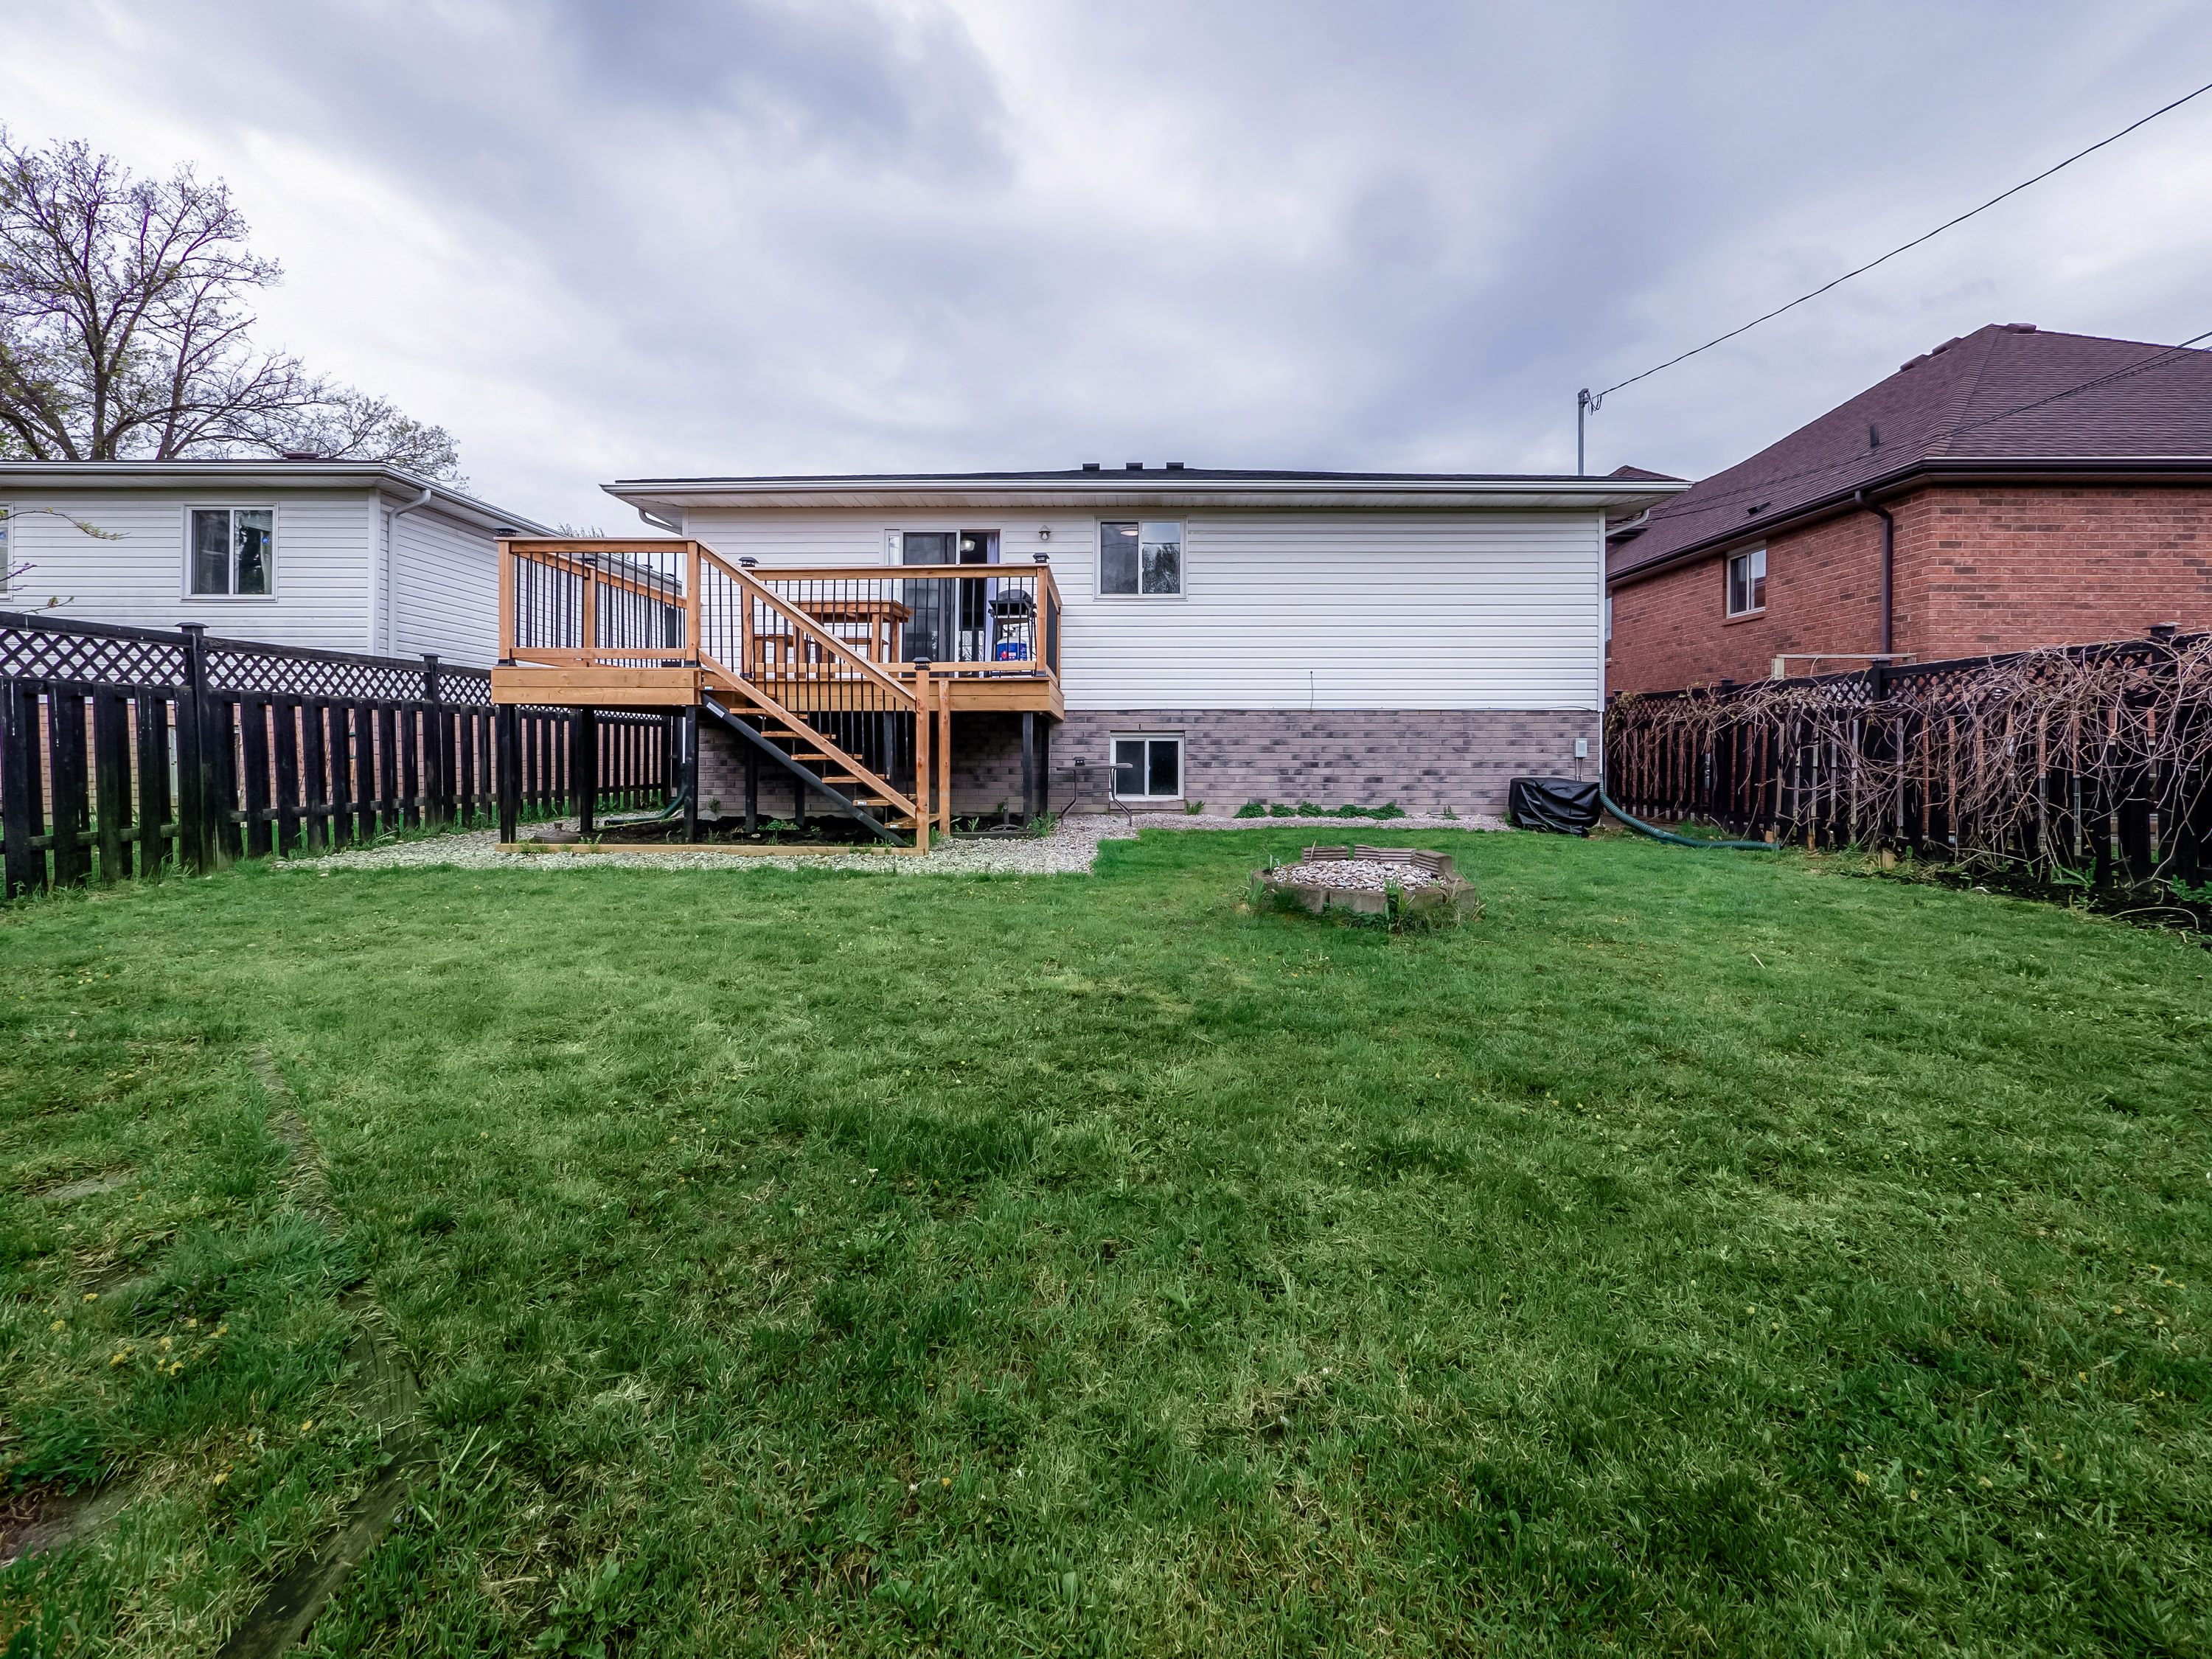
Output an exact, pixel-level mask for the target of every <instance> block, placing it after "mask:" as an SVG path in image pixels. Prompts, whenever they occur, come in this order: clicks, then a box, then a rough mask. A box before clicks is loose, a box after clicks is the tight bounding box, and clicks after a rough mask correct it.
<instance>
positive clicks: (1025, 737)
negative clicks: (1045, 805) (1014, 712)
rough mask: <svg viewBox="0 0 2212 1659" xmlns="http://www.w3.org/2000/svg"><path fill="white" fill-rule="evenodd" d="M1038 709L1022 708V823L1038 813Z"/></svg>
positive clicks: (1027, 821) (1025, 822)
mask: <svg viewBox="0 0 2212 1659" xmlns="http://www.w3.org/2000/svg"><path fill="white" fill-rule="evenodd" d="M1036 736H1037V733H1036V710H1035V709H1030V708H1024V710H1022V823H1024V824H1027V823H1029V822H1030V820H1031V819H1032V818H1034V817H1036V815H1037V806H1036V754H1037V744H1036Z"/></svg>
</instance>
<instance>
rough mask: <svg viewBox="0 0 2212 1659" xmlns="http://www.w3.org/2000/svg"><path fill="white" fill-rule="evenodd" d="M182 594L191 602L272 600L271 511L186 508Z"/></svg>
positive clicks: (273, 514)
mask: <svg viewBox="0 0 2212 1659" xmlns="http://www.w3.org/2000/svg"><path fill="white" fill-rule="evenodd" d="M185 592H187V593H188V594H190V595H191V597H192V598H194V599H274V598H275V597H276V508H275V507H188V508H186V509H185Z"/></svg>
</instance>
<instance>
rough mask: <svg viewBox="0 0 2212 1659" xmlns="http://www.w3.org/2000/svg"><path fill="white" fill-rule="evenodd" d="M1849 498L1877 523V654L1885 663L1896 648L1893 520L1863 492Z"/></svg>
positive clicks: (1895, 541) (1895, 522)
mask: <svg viewBox="0 0 2212 1659" xmlns="http://www.w3.org/2000/svg"><path fill="white" fill-rule="evenodd" d="M1851 499H1852V500H1853V501H1857V503H1858V504H1859V505H1860V506H1861V507H1864V508H1865V509H1866V510H1867V511H1868V512H1869V513H1873V514H1874V515H1875V517H1876V518H1877V519H1880V520H1881V654H1882V658H1883V659H1884V660H1885V661H1887V659H1888V658H1889V657H1890V656H1891V655H1892V653H1893V651H1894V650H1895V647H1896V640H1895V635H1894V629H1893V623H1894V622H1895V620H1896V617H1897V606H1896V605H1895V604H1894V602H1893V594H1894V592H1895V591H1896V570H1897V520H1895V519H1894V518H1893V517H1891V516H1890V511H1889V509H1888V508H1887V507H1876V506H1875V504H1874V503H1873V502H1872V501H1869V500H1868V499H1867V493H1866V491H1865V490H1863V489H1860V490H1854V491H1853V492H1852V495H1851Z"/></svg>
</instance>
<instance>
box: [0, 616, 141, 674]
mask: <svg viewBox="0 0 2212 1659" xmlns="http://www.w3.org/2000/svg"><path fill="white" fill-rule="evenodd" d="M184 678H185V641H184V636H183V635H180V634H161V633H155V632H153V631H152V630H150V629H136V628H99V627H94V626H93V625H92V624H89V623H62V622H58V621H53V620H49V619H47V618H46V617H33V616H27V615H24V614H21V613H20V612H15V611H0V679H24V680H80V681H87V682H105V683H106V684H111V685H176V684H180V683H181V682H182V681H183V679H184Z"/></svg>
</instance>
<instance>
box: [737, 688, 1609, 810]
mask: <svg viewBox="0 0 2212 1659" xmlns="http://www.w3.org/2000/svg"><path fill="white" fill-rule="evenodd" d="M1602 723H1603V717H1602V716H1601V715H1600V714H1598V713H1597V712H1596V711H1595V710H1590V709H1566V710H1551V709H1546V710H1522V709H1431V708H1413V709H1341V710H1329V709H1318V710H1315V711H1313V712H1311V713H1308V712H1307V711H1305V710H1304V709H1295V710H1292V709H1277V708H1141V709H1120V710H1113V711H1100V710H1097V709H1083V710H1070V711H1069V713H1068V716H1067V719H1066V721H1065V723H1063V724H1061V725H1059V726H1052V725H1051V724H1050V722H1048V721H1047V720H1043V719H1042V717H1040V719H1039V720H1038V721H1037V726H1038V737H1039V739H1040V747H1043V746H1045V745H1046V744H1048V745H1049V756H1048V763H1047V765H1046V775H1047V776H1048V777H1049V778H1050V779H1051V780H1052V794H1051V799H1050V803H1049V805H1050V810H1052V811H1056V812H1064V811H1079V812H1084V811H1098V810H1099V808H1100V806H1101V805H1102V802H1101V800H1100V798H1099V790H1100V788H1101V787H1102V785H1103V772H1102V770H1101V769H1103V767H1104V766H1105V765H1106V764H1107V763H1109V761H1110V760H1111V759H1112V758H1113V757H1112V755H1111V752H1110V750H1111V748H1112V734H1113V733H1115V732H1180V733H1181V734H1182V739H1183V795H1184V797H1185V799H1191V800H1202V801H1204V802H1206V805H1207V806H1208V807H1209V808H1212V809H1213V810H1216V811H1235V810H1236V809H1237V807H1239V806H1241V805H1243V804H1244V803H1245V802H1246V801H1248V800H1271V801H1285V802H1292V803H1295V802H1297V801H1301V800H1310V801H1312V802H1313V803H1314V804H1315V805H1319V806H1343V805H1362V806H1380V805H1383V802H1385V801H1391V800H1395V801H1396V802H1397V803H1398V805H1401V806H1402V807H1404V808H1405V809H1406V810H1407V811H1435V810H1436V809H1437V808H1438V807H1441V806H1449V807H1451V808H1452V809H1453V810H1454V811H1460V812H1469V811H1473V812H1503V811H1504V810H1505V786H1506V781H1507V780H1508V779H1509V778H1513V777H1517V776H1519V775H1522V774H1524V773H1539V774H1549V775H1559V776H1565V777H1573V776H1575V775H1577V774H1576V762H1575V739H1576V738H1586V739H1588V741H1589V751H1590V752H1589V758H1588V759H1586V760H1584V761H1583V763H1582V766H1581V775H1582V776H1583V777H1586V778H1595V776H1596V775H1597V754H1598V748H1599V744H1598V738H1599V731H1600V727H1601V725H1602ZM1048 733H1049V735H1048ZM699 738H700V741H699V793H700V796H701V798H702V800H703V799H720V802H721V803H722V811H725V812H732V813H734V812H738V811H743V810H744V794H745V787H744V757H743V756H742V755H741V754H740V753H739V752H738V740H737V739H736V738H734V737H732V736H731V735H730V733H728V732H723V731H720V730H719V729H717V728H715V727H714V726H713V725H712V724H711V723H710V722H703V721H702V723H701V726H700V730H699ZM1078 762H1084V763H1088V764H1089V765H1090V767H1091V777H1092V781H1091V784H1090V785H1089V786H1088V787H1086V788H1085V791H1084V792H1083V793H1082V794H1081V795H1080V796H1079V797H1078V796H1076V795H1075V793H1074V791H1073V786H1072V785H1071V783H1070V782H1069V781H1068V778H1067V773H1068V769H1069V768H1070V767H1071V766H1072V765H1073V764H1074V763H1078ZM952 803H953V811H956V812H957V813H960V814H962V815H963V816H966V815H969V814H979V813H988V812H994V811H997V810H998V808H999V807H1000V805H1001V804H1004V805H1006V806H1009V807H1011V808H1012V809H1013V810H1015V811H1019V810H1020V808H1021V803H1022V721H1021V716H1020V715H1018V714H957V715H955V716H954V717H953V721H952ZM761 811H762V813H763V816H773V817H789V816H790V814H791V786H790V782H789V775H788V774H786V773H782V772H781V771H780V770H779V769H776V768H775V767H773V766H769V767H764V768H763V769H762V772H761Z"/></svg>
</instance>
